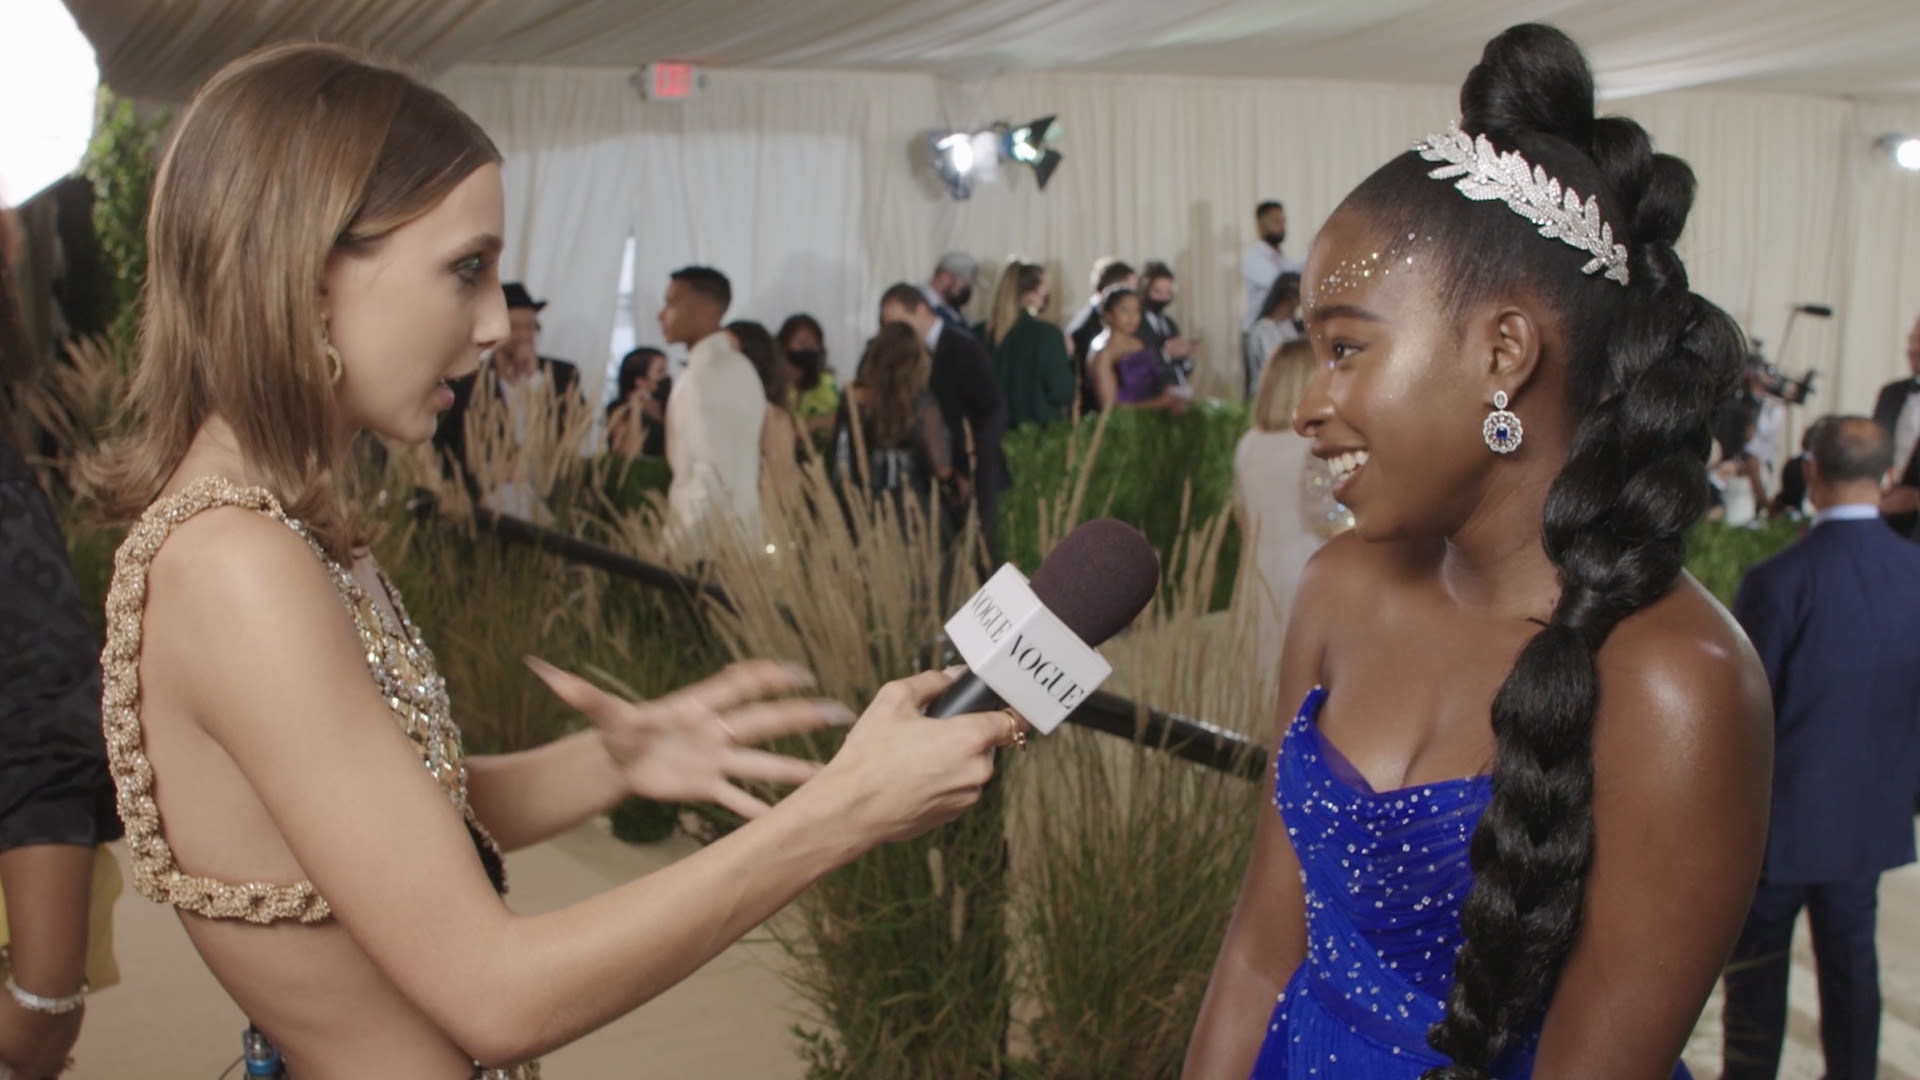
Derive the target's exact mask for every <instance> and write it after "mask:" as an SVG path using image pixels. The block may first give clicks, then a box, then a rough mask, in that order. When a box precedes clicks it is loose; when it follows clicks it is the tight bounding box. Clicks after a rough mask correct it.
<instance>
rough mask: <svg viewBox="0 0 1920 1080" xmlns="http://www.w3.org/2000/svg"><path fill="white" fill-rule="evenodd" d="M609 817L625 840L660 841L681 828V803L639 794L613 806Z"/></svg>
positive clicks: (618, 834) (617, 832) (640, 841)
mask: <svg viewBox="0 0 1920 1080" xmlns="http://www.w3.org/2000/svg"><path fill="white" fill-rule="evenodd" d="M607 820H608V822H609V823H610V824H611V825H612V826H613V835H614V836H616V837H618V838H619V839H621V840H623V841H625V842H626V843H629V844H657V843H659V842H660V841H662V840H665V839H666V838H667V837H669V836H672V835H673V834H674V832H675V831H676V830H678V829H679V828H680V807H679V806H678V805H677V804H674V803H659V802H654V801H653V800H652V799H642V798H638V797H636V798H632V799H628V800H627V801H625V802H623V803H621V804H620V805H619V806H616V807H614V808H613V812H612V813H610V814H608V815H607Z"/></svg>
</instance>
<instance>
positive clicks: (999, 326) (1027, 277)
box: [987, 259, 1047, 345]
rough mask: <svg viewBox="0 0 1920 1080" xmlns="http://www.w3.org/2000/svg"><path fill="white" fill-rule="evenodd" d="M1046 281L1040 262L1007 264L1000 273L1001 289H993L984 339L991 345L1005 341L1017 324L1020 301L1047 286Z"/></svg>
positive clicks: (1019, 314)
mask: <svg viewBox="0 0 1920 1080" xmlns="http://www.w3.org/2000/svg"><path fill="white" fill-rule="evenodd" d="M1046 280H1047V268H1046V267H1044V266H1041V265H1040V264H1039V263H1030V262H1021V261H1020V260H1019V259H1010V260H1008V261H1007V268H1006V270H1004V271H1002V272H1001V274H1000V287H999V288H998V289H995V290H994V294H993V316H992V318H991V319H990V320H989V321H988V323H987V337H988V338H989V339H990V340H991V342H992V343H993V344H994V345H998V344H1000V343H1001V342H1003V341H1005V340H1007V335H1008V334H1010V333H1012V332H1013V327H1014V324H1015V323H1018V322H1019V321H1020V316H1021V314H1022V313H1023V309H1022V308H1021V307H1020V298H1021V297H1023V296H1025V295H1027V294H1028V293H1030V292H1032V291H1033V290H1035V289H1037V288H1039V287H1040V286H1041V285H1044V284H1046Z"/></svg>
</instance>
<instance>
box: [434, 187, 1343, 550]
mask: <svg viewBox="0 0 1920 1080" xmlns="http://www.w3.org/2000/svg"><path fill="white" fill-rule="evenodd" d="M1256 221H1257V224H1258V227H1259V230H1260V235H1261V240H1260V243H1259V244H1258V245H1257V246H1256V249H1255V250H1254V251H1251V252H1249V253H1248V256H1247V259H1246V260H1245V265H1244V266H1243V272H1244V275H1245V277H1246V280H1247V288H1248V295H1249V297H1252V299H1251V300H1250V301H1249V303H1250V305H1252V306H1250V308H1249V311H1248V313H1247V319H1246V338H1245V345H1244V351H1245V353H1246V355H1247V357H1248V361H1247V380H1248V381H1247V387H1248V392H1249V394H1251V392H1252V388H1253V386H1254V385H1256V384H1257V383H1258V382H1259V379H1260V375H1261V371H1262V370H1263V368H1264V366H1265V363H1266V361H1267V359H1268V358H1270V357H1272V356H1274V355H1276V354H1279V353H1281V352H1282V351H1283V347H1284V346H1285V345H1287V344H1288V343H1289V342H1292V341H1296V340H1298V339H1299V338H1300V331H1299V323H1298V314H1299V312H1298V308H1299V294H1300V289H1299V274H1298V270H1297V264H1295V263H1293V262H1292V261H1291V260H1289V259H1288V258H1287V257H1286V256H1285V255H1284V254H1282V253H1281V251H1280V244H1281V243H1283V242H1284V240H1285V232H1286V215H1285V210H1284V209H1282V208H1281V207H1280V206H1279V204H1277V203H1263V204H1261V206H1260V208H1259V209H1258V211H1257V212H1256ZM981 280H982V274H981V269H980V265H979V263H978V261H977V260H975V259H974V258H973V257H972V256H970V255H967V254H965V253H963V252H950V253H948V254H946V255H944V256H942V257H941V258H940V260H939V261H938V263H937V264H936V265H935V266H934V269H933V272H932V274H931V275H930V276H929V277H928V278H927V280H926V282H925V283H924V284H919V285H914V284H908V283H900V284H896V285H894V286H891V287H889V288H888V289H887V290H885V292H884V293H883V294H882V295H881V297H880V301H879V304H878V316H879V319H878V322H879V330H878V332H877V333H876V334H875V335H874V336H873V337H872V338H870V339H869V340H868V341H867V342H866V344H865V347H864V349H863V351H862V354H861V358H860V361H859V363H858V364H857V365H855V368H854V372H855V374H854V378H853V382H852V384H851V385H850V386H848V387H845V388H843V387H842V386H841V385H840V383H839V381H838V380H837V379H836V378H835V375H834V371H833V367H832V365H831V363H830V362H829V354H828V351H827V347H826V334H825V332H824V331H823V329H822V327H821V325H820V322H819V321H818V320H817V319H815V318H814V317H813V316H811V315H808V314H806V313H798V314H794V315H791V316H789V317H788V318H787V319H786V320H785V321H784V322H782V323H781V324H780V326H779V329H778V330H777V331H770V330H769V329H768V328H767V326H766V325H765V324H763V323H760V322H755V321H752V320H734V321H727V314H728V312H729V310H730V308H731V307H732V305H733V294H732V286H731V284H730V282H729V281H728V280H727V278H726V276H725V275H724V274H722V273H721V272H719V271H717V270H714V269H711V268H708V267H700V266H693V267H687V268H685V269H682V270H680V271H677V272H675V273H674V274H673V275H672V276H671V279H670V281H669V282H668V286H667V290H666V295H665V298H664V301H663V303H662V307H661V310H660V313H659V326H660V331H661V339H662V341H663V342H664V343H665V344H666V345H668V346H675V345H678V346H683V347H685V348H686V349H687V350H688V353H687V355H688V359H687V362H686V365H685V367H684V368H683V370H682V371H681V372H680V374H679V376H678V378H677V380H676V378H675V377H674V376H673V375H671V374H670V364H669V360H668V355H667V353H666V352H665V351H664V350H663V349H661V348H657V347H654V346H642V347H640V348H636V349H634V350H632V351H631V352H629V353H628V354H627V355H626V356H625V357H624V358H622V360H621V362H620V366H619V371H618V374H617V376H616V379H615V387H614V393H613V395H612V400H611V401H610V402H609V403H608V404H607V406H606V409H605V413H604V417H603V418H602V420H603V423H602V425H601V428H602V430H603V431H604V440H605V449H606V450H608V451H610V452H612V453H614V454H617V455H620V456H622V457H625V458H630V459H631V458H641V457H649V458H661V459H665V461H666V462H667V464H668V466H669V468H670V470H671V472H672V474H673V481H672V488H671V490H670V493H669V498H668V503H669V506H670V508H671V511H672V520H671V522H670V523H669V524H670V536H671V537H672V540H673V543H675V544H676V545H677V546H679V547H680V548H681V549H682V550H684V551H686V552H690V553H695V554H698V553H701V552H704V551H705V550H707V549H709V548H710V547H711V546H712V538H711V536H710V535H703V534H709V533H710V532H711V530H712V529H714V528H716V527H719V526H722V525H724V526H725V527H727V528H730V529H734V530H736V531H738V532H739V534H740V535H741V536H742V537H743V538H744V539H745V540H746V541H747V542H748V543H749V544H757V543H758V542H759V541H760V540H761V538H762V536H763V533H764V528H763V520H764V519H763V504H764V503H765V501H766V500H767V499H770V498H778V497H782V496H781V494H780V493H784V492H792V491H795V490H797V489H798V488H799V486H800V477H801V471H800V470H801V465H802V462H804V461H805V460H806V459H807V457H808V456H809V455H819V456H821V457H823V458H824V459H825V460H826V461H827V462H828V464H829V465H830V467H831V468H832V470H833V475H834V476H835V478H836V480H837V481H838V482H839V483H840V484H841V486H842V487H843V488H845V487H846V486H848V485H858V486H861V487H864V488H865V490H867V491H868V492H869V493H870V494H871V495H875V496H881V495H887V496H891V497H894V498H897V499H899V500H901V502H902V504H903V505H905V503H906V502H907V501H912V502H917V503H918V504H920V505H921V506H922V507H923V508H924V509H925V510H926V511H927V512H928V514H929V516H930V517H931V518H932V519H933V520H935V521H936V522H937V523H938V524H939V526H940V527H941V529H942V530H943V533H944V534H945V535H948V536H953V535H958V533H959V530H960V529H961V528H962V526H963V524H964V522H965V520H966V519H967V517H968V516H969V515H975V516H976V518H977V521H978V522H979V526H980V531H981V535H982V538H983V539H984V540H985V542H986V547H987V550H988V551H989V552H991V551H992V550H993V545H994V536H993V525H994V519H995V514H996V510H997V504H998V499H999V496H1000V493H1001V492H1003V491H1004V490H1006V489H1007V487H1008V486H1009V485H1010V483H1011V480H1012V478H1011V477H1010V476H1009V475H1008V470H1007V465H1006V459H1005V455H1004V453H1003V452H1002V449H1001V441H1002V439H1003V438H1004V436H1005V435H1006V433H1007V432H1008V431H1010V430H1012V429H1015V428H1018V427H1021V426H1024V425H1029V424H1039V425H1045V424H1054V423H1059V422H1062V421H1069V420H1072V419H1075V418H1076V417H1078V416H1080V415H1084V414H1089V413H1093V412H1098V411H1101V410H1106V409H1119V408H1138V409H1152V410H1163V411H1166V412H1170V413H1175V414H1179V413H1184V412H1186V411H1187V409H1188V408H1189V407H1190V406H1191V404H1192V402H1193V400H1194V392H1193V385H1192V383H1193V374H1194V365H1195V362H1196V360H1197V359H1198V355H1199V348H1200V343H1199V340H1198V339H1197V338H1196V337H1192V336H1189V335H1188V334H1187V333H1186V332H1185V331H1183V330H1182V328H1181V326H1180V323H1179V321H1178V319H1177V318H1176V316H1175V315H1174V313H1173V311H1172V307H1173V305H1174V303H1175V300H1176V297H1177V289H1178V282H1177V280H1176V278H1175V276H1174V272H1173V269H1172V267H1171V266H1169V265H1168V264H1167V263H1166V262H1164V261H1161V260H1152V261H1148V262H1146V263H1145V264H1144V265H1143V266H1142V267H1141V268H1140V269H1139V270H1135V269H1134V268H1133V267H1132V266H1131V265H1129V264H1127V263H1125V262H1123V261H1121V260H1119V259H1116V258H1112V257H1106V258H1102V259H1100V260H1098V262H1097V263H1096V264H1095V266H1094V269H1093V274H1092V278H1091V284H1092V288H1093V293H1092V296H1091V297H1090V298H1089V299H1088V301H1087V303H1086V305H1085V306H1084V307H1082V308H1080V309H1078V310H1077V311H1076V312H1075V314H1074V315H1073V317H1072V318H1071V319H1070V320H1069V322H1068V323H1067V325H1065V326H1064V327H1062V326H1058V325H1055V324H1054V323H1052V322H1049V321H1048V320H1047V319H1046V318H1045V317H1044V315H1043V312H1045V311H1046V310H1047V308H1048V306H1049V303H1050V301H1051V298H1052V291H1053V283H1052V281H1051V280H1050V279H1049V275H1048V272H1047V270H1046V268H1045V267H1044V266H1042V265H1040V264H1038V263H1032V262H1026V261H1023V260H1020V259H1014V260H1012V261H1010V262H1008V263H1007V264H1006V265H1005V266H1004V267H1003V268H1002V269H1001V271H1000V273H999V275H998V278H997V284H996V285H995V286H994V288H993V292H992V296H991V298H990V300H989V302H988V303H987V304H986V305H985V306H986V313H985V314H986V318H985V319H984V320H983V321H978V322H970V321H969V320H968V318H967V316H966V315H965V314H964V312H965V311H966V310H967V308H968V306H969V304H971V303H972V301H973V299H974V292H975V288H976V285H977V283H979V282H980V281H981ZM503 288H504V290H505V293H506V299H507V308H508V315H509V319H510V324H511V333H510V336H509V337H508V339H507V340H506V341H505V342H504V343H503V344H502V345H501V346H500V347H499V348H497V349H496V350H494V353H493V355H492V356H491V357H490V358H489V360H488V361H487V362H486V363H484V364H483V365H482V367H481V370H480V371H479V372H477V373H476V374H474V375H472V376H469V377H467V378H464V379H461V380H458V381H457V382H455V384H454V392H455V402H454V407H453V408H452V409H450V410H448V411H447V412H446V413H445V414H443V416H442V418H441V422H440V428H439V433H438V435H437V436H436V438H435V445H436V447H437V449H438V450H439V452H440V453H441V454H442V457H443V460H444V461H445V462H446V463H447V466H448V468H449V469H450V471H452V472H453V473H455V474H457V475H458V476H459V477H460V479H461V480H462V481H463V483H464V484H465V486H466V488H467V491H468V493H469V495H470V496H471V497H472V498H473V499H474V500H475V501H476V502H478V503H481V504H482V505H487V506H489V507H491V508H493V509H495V510H499V511H501V512H505V513H511V514H515V515H518V516H525V517H531V518H534V519H542V518H544V517H545V516H546V513H545V508H544V507H543V506H542V505H541V487H542V485H541V483H540V481H539V476H540V474H541V471H542V470H541V467H540V465H539V464H538V463H537V462H534V463H529V462H527V461H525V460H523V458H524V457H527V456H533V455H534V451H533V450H532V449H531V448H532V447H533V445H534V444H536V443H539V442H542V441H543V440H544V441H545V442H548V443H564V442H567V441H568V440H569V439H572V438H575V437H577V436H578V435H579V434H580V432H581V430H582V428H581V427H580V426H576V425H582V424H583V422H584V421H586V420H587V419H588V418H589V416H588V412H587V406H586V402H585V400H584V398H583V397H582V395H581V390H580V385H581V384H580V378H579V371H578V369H577V368H576V367H575V366H574V365H573V364H571V363H569V362H567V361H565V360H561V359H557V358H553V357H546V356H542V355H540V352H539V348H538V341H539V333H540V312H541V310H542V309H543V308H545V307H546V301H544V300H537V299H535V298H534V296H533V295H532V293H531V292H530V291H529V290H528V289H527V288H526V287H525V286H524V285H523V284H521V283H518V282H511V283H507V284H506V285H504V286H503ZM1256 293H1257V294H1258V295H1257V296H1256V295H1255V294H1256ZM1256 354H1258V357H1257V359H1258V362H1257V363H1256V362H1255V358H1256ZM1300 366H1301V371H1302V374H1303V375H1304V373H1305V371H1306V370H1307V367H1306V365H1300ZM476 400H480V401H485V402H491V403H492V407H491V408H489V409H486V410H482V412H483V413H484V414H485V415H484V416H483V417H476V415H475V407H474V403H475V401H476ZM476 424H479V425H480V426H478V427H476ZM481 431H485V432H488V435H487V437H484V438H480V439H475V438H474V436H475V433H476V432H481ZM752 432H758V433H759V437H758V438H757V439H754V438H745V439H743V438H741V437H740V436H741V434H742V433H752ZM477 442H484V443H486V444H487V445H488V446H490V447H493V448H495V450H496V451H498V449H499V448H500V447H505V448H506V452H505V453H504V454H500V453H498V452H496V453H495V454H494V458H495V460H490V461H482V460H480V459H481V458H483V457H485V456H486V455H485V454H483V453H482V452H481V451H480V450H478V449H476V447H475V446H474V445H472V444H474V443H477Z"/></svg>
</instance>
